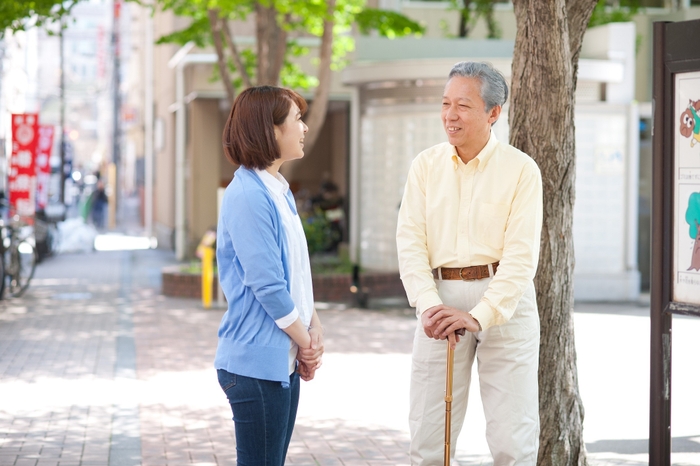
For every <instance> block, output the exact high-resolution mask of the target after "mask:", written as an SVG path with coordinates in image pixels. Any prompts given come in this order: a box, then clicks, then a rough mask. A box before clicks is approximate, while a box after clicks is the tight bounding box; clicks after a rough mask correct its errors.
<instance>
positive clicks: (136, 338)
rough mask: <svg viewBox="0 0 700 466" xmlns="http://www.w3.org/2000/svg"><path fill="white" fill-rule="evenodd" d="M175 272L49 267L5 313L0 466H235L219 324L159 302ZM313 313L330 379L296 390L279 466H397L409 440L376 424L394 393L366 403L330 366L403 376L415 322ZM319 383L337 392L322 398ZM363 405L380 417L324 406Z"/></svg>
mask: <svg viewBox="0 0 700 466" xmlns="http://www.w3.org/2000/svg"><path fill="white" fill-rule="evenodd" d="M170 262H172V255H171V254H169V253H164V252H163V251H133V252H95V253H92V254H67V255H62V256H57V257H53V258H50V259H48V260H47V261H45V262H44V263H42V264H40V266H39V267H38V268H37V273H36V276H35V278H34V280H33V282H32V284H31V286H30V288H29V290H28V292H27V293H26V295H25V296H24V297H22V298H19V299H13V300H5V301H3V302H2V303H0V466H5V465H8V466H9V465H18V466H19V465H32V466H45V465H46V466H48V465H52V466H53V465H55V466H74V465H76V466H77V465H84V466H102V465H125V466H131V465H143V466H147V465H184V464H197V465H202V466H203V465H233V464H235V443H234V435H233V423H232V421H231V419H230V417H231V415H230V412H229V409H228V405H227V403H226V399H225V396H224V395H223V393H222V392H221V390H220V388H219V387H218V384H217V382H216V374H215V371H214V370H213V368H212V360H213V356H214V351H215V348H216V329H217V326H218V323H219V320H220V317H221V315H222V313H223V311H222V310H203V309H202V308H201V305H200V304H199V302H197V301H193V300H183V299H173V298H166V297H164V296H161V295H160V294H159V293H158V290H159V288H158V286H159V275H158V274H159V270H160V267H162V266H163V265H165V264H167V263H170ZM320 312H321V315H322V319H323V320H324V324H325V325H326V327H327V328H328V333H327V339H326V347H327V357H326V367H324V368H322V369H321V370H320V371H319V375H318V376H317V380H315V381H313V382H311V383H308V384H306V383H304V384H303V387H302V404H301V406H300V411H299V420H298V423H297V428H296V430H295V434H294V437H293V440H292V444H291V446H290V451H289V455H288V461H287V462H288V463H289V464H299V465H316V464H318V465H335V464H344V465H355V464H357V465H398V464H405V463H406V461H405V458H406V454H405V452H406V450H407V434H406V431H405V428H403V427H397V428H388V427H387V426H386V425H384V424H386V423H384V422H383V421H382V418H384V417H387V416H393V415H394V414H395V413H393V412H390V411H387V407H388V406H389V405H387V404H386V403H384V401H382V398H383V397H387V396H388V397H389V399H391V398H393V397H392V396H391V394H390V393H381V390H379V391H380V395H379V398H377V399H376V403H372V402H366V401H365V402H363V398H364V397H365V391H366V390H367V384H366V380H358V379H357V377H356V376H355V375H354V374H353V369H352V367H351V366H349V365H346V366H345V367H346V370H343V369H342V368H341V367H338V368H337V369H336V370H330V369H327V367H328V368H332V367H333V361H334V360H337V361H338V362H339V364H340V365H342V364H344V362H348V361H349V360H350V359H357V358H360V359H361V360H362V362H361V363H360V364H363V365H364V364H367V361H373V364H372V365H373V366H376V367H375V368H374V369H372V370H375V371H376V370H382V369H381V364H379V365H378V366H377V364H376V363H377V362H378V358H382V357H385V358H387V362H388V363H389V365H390V366H391V364H392V362H391V361H392V358H395V357H396V356H397V355H401V358H402V359H403V360H404V361H403V363H404V366H405V360H406V357H407V355H408V352H409V351H410V333H411V331H412V330H411V329H412V327H413V318H412V317H411V316H410V314H408V313H407V312H405V311H392V312H385V313H375V314H373V313H369V312H367V311H358V310H345V311H342V312H341V311H338V310H334V309H328V310H322V311H320ZM370 328H371V329H372V330H371V331H369V329H370ZM407 336H408V337H407ZM368 351H369V352H368ZM348 356H352V357H350V358H348ZM378 368H379V369H378ZM324 371H325V372H326V373H328V376H326V377H325V381H326V384H327V386H330V387H331V389H332V392H328V391H326V390H323V383H324V382H322V381H323V380H324V377H322V374H323V373H324ZM339 373H340V374H341V377H340V378H339V379H337V380H333V377H335V376H337V375H338V374H339ZM358 382H360V383H362V385H364V387H363V388H361V389H358V387H353V383H358ZM344 396H347V397H348V398H349V399H350V400H352V401H353V402H351V403H346V402H345V401H346V400H344V399H343V397H344ZM357 402H360V403H363V404H365V405H366V406H367V409H368V410H369V411H374V415H372V414H371V413H370V415H368V416H365V417H363V416H357V415H352V414H349V415H348V416H347V418H343V419H341V418H340V417H338V416H341V415H342V413H343V411H342V410H341V414H338V413H337V412H336V411H337V410H336V409H329V408H328V406H325V403H329V404H330V405H332V406H336V407H338V406H339V407H344V409H348V410H350V411H351V412H352V411H353V408H352V406H353V405H355V404H357ZM390 404H391V403H390ZM324 406H325V407H324ZM391 407H392V409H394V410H396V409H400V410H401V411H403V406H399V405H397V404H396V403H394V404H393V405H391ZM397 407H398V408H397ZM355 411H356V412H357V410H355ZM359 411H360V412H362V409H360V410H359ZM400 417H401V422H400V423H399V424H403V423H404V419H403V418H404V417H405V415H404V413H401V415H400Z"/></svg>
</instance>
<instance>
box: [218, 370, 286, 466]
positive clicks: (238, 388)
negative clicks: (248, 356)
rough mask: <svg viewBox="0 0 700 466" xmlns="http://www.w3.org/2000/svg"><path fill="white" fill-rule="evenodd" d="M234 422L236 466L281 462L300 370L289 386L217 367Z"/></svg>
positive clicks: (277, 464) (277, 465)
mask: <svg viewBox="0 0 700 466" xmlns="http://www.w3.org/2000/svg"><path fill="white" fill-rule="evenodd" d="M217 375H218V377H219V385H221V388H222V389H223V390H224V393H226V397H227V398H228V401H229V403H230V404H231V411H233V422H234V424H235V426H236V453H237V464H238V466H283V465H284V460H285V457H286V456H287V448H288V447H289V441H290V440H291V439H292V431H293V430H294V421H295V420H296V417H297V406H298V405H299V374H297V373H296V372H295V373H293V374H292V375H290V376H289V387H287V388H284V387H282V384H281V383H279V382H272V381H270V380H262V379H254V378H251V377H245V376H243V375H237V374H232V373H230V372H227V371H225V370H223V369H218V370H217Z"/></svg>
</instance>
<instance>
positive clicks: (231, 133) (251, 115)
mask: <svg viewBox="0 0 700 466" xmlns="http://www.w3.org/2000/svg"><path fill="white" fill-rule="evenodd" d="M292 102H293V103H295V104H297V106H298V107H299V110H300V111H301V114H302V115H303V114H304V113H305V112H306V108H307V105H306V101H305V100H304V98H303V97H302V96H300V95H299V94H298V93H296V92H294V91H292V90H290V89H285V88H282V87H274V86H258V87H249V88H248V89H246V90H244V91H243V92H241V93H240V94H239V95H238V97H236V100H235V101H234V102H233V106H232V107H231V113H230V114H229V116H228V121H226V126H225V127H224V134H223V137H222V140H223V145H224V153H225V154H226V157H227V158H228V159H229V160H230V161H231V162H232V163H234V164H237V165H243V166H244V167H246V168H257V169H260V170H264V169H265V168H267V167H269V166H270V165H272V163H273V162H274V161H275V160H277V159H279V158H280V148H279V145H278V144H277V140H276V139H275V126H280V125H282V124H283V123H284V121H285V120H286V118H287V115H289V109H290V108H291V107H292Z"/></svg>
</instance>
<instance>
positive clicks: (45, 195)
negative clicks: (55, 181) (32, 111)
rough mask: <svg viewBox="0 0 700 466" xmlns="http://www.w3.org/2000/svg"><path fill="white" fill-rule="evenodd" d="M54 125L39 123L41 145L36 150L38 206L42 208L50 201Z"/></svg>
mask: <svg viewBox="0 0 700 466" xmlns="http://www.w3.org/2000/svg"><path fill="white" fill-rule="evenodd" d="M53 132H54V127H53V126H51V125H39V145H38V147H37V150H36V208H37V209H39V210H42V209H44V208H45V207H46V205H47V204H48V203H49V180H50V179H51V165H49V159H50V158H51V149H52V148H53Z"/></svg>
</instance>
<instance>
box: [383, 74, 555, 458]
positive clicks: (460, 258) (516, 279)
mask: <svg viewBox="0 0 700 466" xmlns="http://www.w3.org/2000/svg"><path fill="white" fill-rule="evenodd" d="M507 97H508V87H507V85H506V82H505V79H504V78H503V75H502V74H501V73H500V72H498V71H497V70H496V69H495V68H493V67H492V66H491V65H489V64H485V63H475V62H461V63H457V64H456V65H455V66H454V67H453V68H452V70H451V71H450V74H449V78H448V81H447V84H446V85H445V91H444V95H443V98H442V113H441V116H442V122H443V126H444V129H445V132H446V133H447V138H448V141H449V142H448V143H443V144H438V145H437V146H434V147H431V148H430V149H427V150H425V151H423V152H421V153H420V154H419V155H418V157H416V159H415V160H414V161H413V163H412V165H411V169H410V172H409V175H408V180H407V182H406V188H405V191H404V195H403V201H402V203H401V209H400V211H399V219H398V228H397V235H396V236H397V246H398V254H399V269H400V272H401V280H402V281H403V284H404V287H405V288H406V293H407V295H408V298H409V302H410V303H411V305H412V306H415V307H416V314H417V315H418V316H419V317H420V320H419V322H418V326H417V329H416V334H415V337H414V341H413V364H412V372H411V393H410V400H411V401H410V403H411V406H410V415H409V424H410V430H411V447H410V455H411V464H413V465H422V466H424V465H442V464H443V449H444V422H445V421H444V419H445V405H444V390H445V370H446V369H445V366H446V364H445V355H446V351H447V348H446V344H445V342H444V340H445V339H446V338H448V339H449V341H450V344H451V345H453V347H454V348H455V365H454V389H453V401H452V433H453V438H454V439H455V440H456V438H457V436H458V435H459V432H460V430H461V427H462V423H463V421H464V415H465V412H466V409H467V399H468V395H469V383H470V377H471V366H472V362H473V361H474V356H476V357H477V359H478V373H479V383H480V389H481V398H482V401H483V405H484V406H483V407H484V414H485V417H486V423H487V426H486V440H487V442H488V444H489V449H490V450H491V454H492V456H493V460H494V465H495V466H504V465H534V464H535V463H536V460H537V449H538V438H539V411H538V387H537V366H538V351H539V317H538V313H537V303H536V300H535V289H534V284H533V277H534V275H535V270H536V269H537V260H538V256H539V243H540V230H541V227H542V180H541V176H540V171H539V169H538V167H537V165H536V164H535V162H534V161H533V160H532V159H531V158H530V157H528V156H527V155H526V154H524V153H522V152H520V151H519V150H517V149H515V148H514V147H512V146H510V145H508V144H506V143H503V142H500V141H498V140H497V139H496V137H495V136H494V134H493V132H492V130H491V126H492V125H493V124H494V123H495V122H496V121H497V120H498V118H499V116H500V115H501V109H502V106H503V104H504V103H505V101H506V99H507ZM465 330H466V332H467V333H466V334H465V335H464V336H462V337H461V338H460V337H459V335H458V334H456V333H455V332H458V333H462V332H464V331H465ZM440 340H443V341H440ZM455 444H456V442H454V441H453V442H452V452H451V456H454V451H455Z"/></svg>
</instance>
